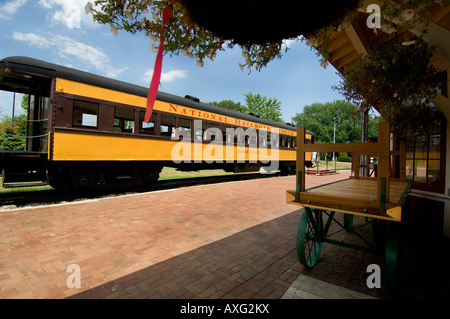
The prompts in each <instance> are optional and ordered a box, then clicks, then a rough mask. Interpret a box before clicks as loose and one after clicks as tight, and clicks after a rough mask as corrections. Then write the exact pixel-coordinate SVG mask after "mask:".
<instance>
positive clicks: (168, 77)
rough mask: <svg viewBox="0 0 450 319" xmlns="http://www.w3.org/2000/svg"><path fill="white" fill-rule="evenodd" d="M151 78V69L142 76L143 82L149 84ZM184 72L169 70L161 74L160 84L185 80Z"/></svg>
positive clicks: (185, 74) (185, 72)
mask: <svg viewBox="0 0 450 319" xmlns="http://www.w3.org/2000/svg"><path fill="white" fill-rule="evenodd" d="M152 76H153V69H150V70H147V72H145V74H144V81H145V82H148V83H150V81H151V79H152ZM186 76H187V71H186V70H171V71H169V72H161V82H173V81H175V80H176V79H181V78H185V77H186Z"/></svg>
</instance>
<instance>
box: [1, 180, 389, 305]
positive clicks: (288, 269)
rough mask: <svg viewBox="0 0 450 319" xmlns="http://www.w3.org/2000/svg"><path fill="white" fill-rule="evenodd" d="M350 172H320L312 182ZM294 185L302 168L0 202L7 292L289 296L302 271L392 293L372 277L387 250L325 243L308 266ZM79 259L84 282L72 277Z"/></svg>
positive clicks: (23, 294)
mask: <svg viewBox="0 0 450 319" xmlns="http://www.w3.org/2000/svg"><path fill="white" fill-rule="evenodd" d="M346 177H348V173H340V174H337V175H328V176H315V175H310V176H307V178H306V181H307V187H313V186H317V185H320V184H323V183H329V182H331V181H335V180H337V179H343V178H346ZM287 189H295V176H289V177H274V178H270V179H261V180H251V181H242V182H233V183H224V184H216V185H205V186H196V187H186V188H180V189H176V190H168V191H160V192H152V193H145V194H136V195H126V196H119V197H113V198H105V199H99V200H89V201H85V202H78V203H70V204H61V205H53V206H47V207H36V208H28V209H20V210H10V211H0V298H7V299H8V298H67V297H70V298H281V297H282V296H283V295H284V294H285V293H286V291H287V290H288V288H289V287H290V286H291V284H292V283H293V282H294V281H295V280H296V279H297V278H298V277H299V275H300V274H304V275H306V276H309V277H313V278H317V279H320V280H324V281H326V282H329V283H331V284H335V285H339V286H342V287H344V288H347V289H352V290H354V291H358V292H361V293H365V294H369V295H372V296H375V297H381V298H383V297H386V292H385V291H384V290H383V289H375V290H371V289H368V288H367V286H366V279H365V278H366V276H367V273H366V267H367V265H368V264H371V263H379V264H380V263H382V260H381V259H380V258H378V257H377V256H374V255H370V254H366V253H361V252H356V251H353V250H350V249H345V248H340V247H335V246H326V245H324V248H323V251H322V255H321V261H320V262H319V263H318V264H317V266H316V267H315V268H313V269H312V270H307V269H305V268H304V267H303V266H301V264H300V263H299V262H298V260H297V256H296V251H295V240H296V231H297V225H298V221H299V218H300V214H301V213H302V212H303V210H302V209H299V208H298V207H296V206H294V205H287V204H286V203H285V197H286V190H287ZM358 220H359V219H355V223H358ZM359 222H362V223H363V222H364V220H363V219H362V220H359ZM365 228H367V229H368V230H367V231H366V232H367V233H370V228H369V227H367V226H364V227H362V230H363V231H364V229H365ZM340 236H341V237H342V236H343V237H345V236H348V235H347V234H346V233H345V232H344V233H343V234H342V235H340ZM71 264H76V265H78V266H79V267H80V269H81V287H80V288H68V286H67V278H68V277H69V275H71V274H70V273H68V272H67V267H68V266H69V265H71Z"/></svg>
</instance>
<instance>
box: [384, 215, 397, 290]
mask: <svg viewBox="0 0 450 319" xmlns="http://www.w3.org/2000/svg"><path fill="white" fill-rule="evenodd" d="M399 231H400V227H399V225H398V223H397V222H389V223H388V225H387V231H386V254H385V265H386V284H387V287H388V290H389V291H390V292H391V293H395V292H396V291H397V288H398V283H397V274H398V245H399Z"/></svg>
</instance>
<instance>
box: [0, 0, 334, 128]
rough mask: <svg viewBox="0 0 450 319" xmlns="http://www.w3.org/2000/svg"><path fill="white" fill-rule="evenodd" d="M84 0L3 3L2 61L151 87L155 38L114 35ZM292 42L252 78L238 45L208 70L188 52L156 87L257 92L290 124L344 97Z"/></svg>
mask: <svg viewBox="0 0 450 319" xmlns="http://www.w3.org/2000/svg"><path fill="white" fill-rule="evenodd" d="M87 2H88V0H0V59H1V58H4V57H8V56H14V55H22V56H29V57H32V58H36V59H41V60H45V61H48V62H52V63H57V64H61V65H65V66H68V67H74V68H77V69H81V70H84V71H87V72H91V73H95V74H99V75H103V76H107V77H112V78H115V79H118V80H121V81H126V82H131V83H134V84H137V85H141V86H145V87H148V86H149V84H150V80H151V75H152V69H153V67H154V63H155V57H156V54H154V53H153V52H152V50H151V44H152V40H150V39H149V38H148V37H146V36H145V35H143V34H137V35H131V34H128V33H126V32H124V31H119V33H118V34H117V35H114V34H112V33H111V30H110V27H109V25H100V24H98V23H94V22H93V20H92V15H86V13H85V11H84V7H85V5H86V3H87ZM91 2H93V0H91ZM288 45H289V48H290V50H289V51H288V52H287V53H285V54H284V56H283V57H282V58H281V59H277V60H274V61H272V62H271V63H270V64H269V65H268V66H267V67H265V68H263V69H262V70H261V71H256V70H253V71H252V72H251V73H250V74H248V70H246V69H244V71H241V69H240V68H239V63H243V62H244V58H243V57H242V54H241V53H242V52H241V49H240V48H239V47H235V48H234V49H232V50H226V51H221V52H219V53H218V54H217V57H216V59H215V60H214V61H210V60H206V61H205V64H204V66H203V67H199V66H197V65H196V61H195V60H194V59H190V58H188V57H185V56H183V55H180V56H172V57H170V56H169V55H165V56H164V58H163V66H162V78H161V85H160V88H159V89H160V90H161V91H164V92H167V93H171V94H175V95H179V96H185V95H186V94H189V95H192V96H196V97H198V98H199V99H200V100H201V101H202V102H210V101H221V100H227V99H229V100H233V101H235V102H240V103H241V104H245V97H244V94H245V93H248V92H253V93H255V94H256V93H260V94H262V95H265V96H267V97H269V98H276V99H277V100H279V101H280V102H281V110H282V114H283V119H284V120H285V121H286V122H291V118H292V117H293V116H294V115H295V114H296V113H301V112H302V110H303V107H304V106H305V105H309V104H311V103H314V102H329V101H333V100H336V99H343V97H342V96H341V95H340V94H339V93H338V92H336V91H334V90H333V89H332V88H331V87H332V85H337V84H338V83H339V79H340V78H339V76H338V75H337V74H336V69H334V68H333V66H331V65H329V66H328V67H327V68H326V69H324V68H322V67H321V66H320V65H319V58H318V57H317V56H316V55H315V52H314V51H312V50H311V49H310V48H309V47H307V46H306V45H305V43H304V42H301V41H290V42H289V43H288ZM17 103H20V101H19V102H17ZM11 105H12V97H10V96H6V95H5V93H1V92H0V116H5V115H9V116H10V115H11V110H12V106H11ZM16 105H17V104H16ZM19 109H20V108H19ZM17 112H18V110H17V108H16V114H17Z"/></svg>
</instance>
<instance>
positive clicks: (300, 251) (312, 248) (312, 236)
mask: <svg viewBox="0 0 450 319" xmlns="http://www.w3.org/2000/svg"><path fill="white" fill-rule="evenodd" d="M305 210H306V211H305V212H304V213H303V215H302V217H301V219H300V223H299V225H298V231H297V256H298V259H299V261H300V263H301V264H302V265H303V266H306V267H314V265H315V264H316V263H317V261H318V260H319V256H320V252H321V250H322V241H320V240H319V239H318V232H317V231H316V227H317V225H318V224H319V223H320V222H321V212H320V211H317V210H316V211H314V213H315V214H314V215H313V210H311V209H309V208H306V209H305ZM314 216H315V217H316V218H314ZM311 218H312V219H311Z"/></svg>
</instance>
